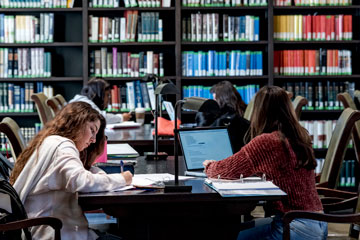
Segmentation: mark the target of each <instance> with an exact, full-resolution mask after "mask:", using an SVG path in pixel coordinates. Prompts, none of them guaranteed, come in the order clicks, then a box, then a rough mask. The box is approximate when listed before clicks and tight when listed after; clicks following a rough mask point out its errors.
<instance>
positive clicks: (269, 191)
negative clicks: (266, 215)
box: [204, 177, 286, 197]
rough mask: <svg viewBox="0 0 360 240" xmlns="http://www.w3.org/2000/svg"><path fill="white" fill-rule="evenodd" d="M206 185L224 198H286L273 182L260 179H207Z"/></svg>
mask: <svg viewBox="0 0 360 240" xmlns="http://www.w3.org/2000/svg"><path fill="white" fill-rule="evenodd" d="M204 183H205V184H206V185H208V186H209V187H210V188H212V189H214V190H215V191H217V192H218V193H219V194H220V195H221V196H222V197H242V196H266V195H278V196H286V193H285V192H283V191H282V190H281V189H280V188H279V187H278V186H276V185H275V184H274V183H273V182H271V181H266V180H263V179H262V178H258V177H251V178H240V179H237V180H224V179H213V178H207V179H205V181H204Z"/></svg>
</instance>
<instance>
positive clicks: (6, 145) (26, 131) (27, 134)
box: [0, 123, 42, 152]
mask: <svg viewBox="0 0 360 240" xmlns="http://www.w3.org/2000/svg"><path fill="white" fill-rule="evenodd" d="M41 128H42V126H41V123H35V127H22V128H20V132H21V134H22V136H23V137H24V141H25V143H26V144H28V143H29V142H30V141H31V140H32V139H33V138H34V136H35V135H36V134H37V133H38V132H39V131H40V130H41ZM0 151H1V152H10V151H11V147H10V142H9V139H8V138H7V137H6V136H5V134H4V133H0Z"/></svg>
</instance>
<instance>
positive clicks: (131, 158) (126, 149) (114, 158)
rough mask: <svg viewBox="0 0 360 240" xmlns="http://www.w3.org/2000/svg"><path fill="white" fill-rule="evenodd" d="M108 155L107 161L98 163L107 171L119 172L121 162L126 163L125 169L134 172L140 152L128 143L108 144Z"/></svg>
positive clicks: (98, 165) (97, 164)
mask: <svg viewBox="0 0 360 240" xmlns="http://www.w3.org/2000/svg"><path fill="white" fill-rule="evenodd" d="M106 150H107V156H106V161H104V162H98V163H96V166H97V167H100V168H101V169H103V170H104V171H105V172H107V173H119V172H120V162H121V161H123V163H124V167H125V168H124V170H125V171H126V170H129V171H130V172H131V173H132V174H134V166H135V165H136V163H137V158H138V157H139V156H140V155H139V153H138V152H137V151H136V150H135V149H134V148H132V147H131V146H130V145H129V144H127V143H120V144H107V146H106Z"/></svg>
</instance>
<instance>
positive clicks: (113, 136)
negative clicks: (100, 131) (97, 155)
mask: <svg viewBox="0 0 360 240" xmlns="http://www.w3.org/2000/svg"><path fill="white" fill-rule="evenodd" d="M152 128H153V127H152V126H151V124H144V125H143V126H141V127H139V128H130V129H116V130H113V131H106V135H107V137H108V143H128V144H130V145H131V146H132V147H133V148H134V149H135V150H136V151H138V152H139V153H140V155H143V154H144V152H153V151H154V137H153V135H152ZM159 151H162V152H167V153H168V154H169V155H172V154H173V152H174V139H173V138H168V137H167V138H163V137H159Z"/></svg>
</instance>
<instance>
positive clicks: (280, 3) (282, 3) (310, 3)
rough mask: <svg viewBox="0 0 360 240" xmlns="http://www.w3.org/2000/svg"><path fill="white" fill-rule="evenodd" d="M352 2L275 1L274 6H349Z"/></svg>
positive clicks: (317, 0)
mask: <svg viewBox="0 0 360 240" xmlns="http://www.w3.org/2000/svg"><path fill="white" fill-rule="evenodd" d="M349 5H352V0H275V2H274V6H349Z"/></svg>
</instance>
